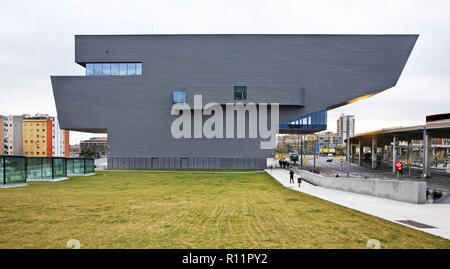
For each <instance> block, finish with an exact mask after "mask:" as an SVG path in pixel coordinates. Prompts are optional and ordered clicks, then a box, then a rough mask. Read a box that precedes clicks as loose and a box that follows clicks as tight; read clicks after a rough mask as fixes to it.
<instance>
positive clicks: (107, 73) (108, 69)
mask: <svg viewBox="0 0 450 269" xmlns="http://www.w3.org/2000/svg"><path fill="white" fill-rule="evenodd" d="M110 75H111V64H103V76H110Z"/></svg>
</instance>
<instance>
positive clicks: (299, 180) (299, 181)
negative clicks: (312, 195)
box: [297, 175, 302, 188]
mask: <svg viewBox="0 0 450 269" xmlns="http://www.w3.org/2000/svg"><path fill="white" fill-rule="evenodd" d="M297 182H298V187H299V188H300V183H302V178H301V177H300V175H298V178H297Z"/></svg>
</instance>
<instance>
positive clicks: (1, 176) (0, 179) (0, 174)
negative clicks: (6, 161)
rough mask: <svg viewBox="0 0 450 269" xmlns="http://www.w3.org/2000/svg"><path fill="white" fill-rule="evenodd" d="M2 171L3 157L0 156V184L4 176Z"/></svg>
mask: <svg viewBox="0 0 450 269" xmlns="http://www.w3.org/2000/svg"><path fill="white" fill-rule="evenodd" d="M3 173H4V171H3V157H0V184H3V183H4V182H3V178H4V174H3Z"/></svg>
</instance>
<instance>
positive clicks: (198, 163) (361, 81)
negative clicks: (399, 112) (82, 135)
mask: <svg viewBox="0 0 450 269" xmlns="http://www.w3.org/2000/svg"><path fill="white" fill-rule="evenodd" d="M417 38H418V36H417V35H80V36H75V62H76V63H78V64H80V65H81V66H83V67H85V68H86V76H52V77H51V81H52V86H53V93H54V97H55V102H56V108H57V112H58V118H59V123H60V127H61V128H62V129H66V130H74V131H83V132H97V133H107V134H108V144H109V145H108V147H109V148H108V167H109V168H158V169H159V168H198V169H205V168H206V169H222V168H234V169H243V168H264V167H265V166H266V158H267V157H269V156H271V155H272V154H273V153H274V150H273V149H261V146H260V142H261V141H263V140H264V139H262V138H261V137H259V136H258V137H257V138H248V136H246V137H247V138H235V139H226V138H211V139H208V138H204V137H202V138H180V139H176V138H174V137H173V136H172V134H171V125H172V122H173V120H174V119H175V118H177V116H174V115H171V108H172V105H173V103H174V99H175V98H174V95H175V94H178V93H180V92H181V94H182V95H183V98H182V99H183V101H184V102H185V103H186V104H189V105H191V106H192V104H193V100H194V95H201V96H202V101H203V104H206V103H210V102H215V103H218V104H220V105H222V106H223V107H225V105H226V104H233V103H244V104H246V103H256V104H260V103H278V104H279V126H278V129H279V133H299V132H302V133H307V132H310V133H311V132H315V131H321V130H324V129H326V111H327V110H329V109H333V108H336V107H339V106H342V105H345V104H348V103H351V102H354V101H357V100H359V99H361V98H365V97H369V96H371V95H374V94H376V93H379V92H381V91H383V90H386V89H389V88H391V87H393V86H395V85H396V83H397V81H398V79H399V77H400V75H401V72H402V70H403V68H404V66H405V64H406V62H407V60H408V57H409V55H410V53H411V51H412V49H413V47H414V45H415V42H416V40H417ZM224 114H225V113H224ZM207 118H208V116H203V121H205V120H206V119H207ZM245 119H246V124H247V125H248V120H249V117H248V115H246V118H245ZM235 122H236V120H235ZM259 123H260V122H259V121H258V124H259ZM246 128H247V129H248V126H247V127H246ZM224 132H225V130H224ZM247 133H248V130H247Z"/></svg>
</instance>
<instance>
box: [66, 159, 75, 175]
mask: <svg viewBox="0 0 450 269" xmlns="http://www.w3.org/2000/svg"><path fill="white" fill-rule="evenodd" d="M73 164H74V159H67V175H73Z"/></svg>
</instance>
